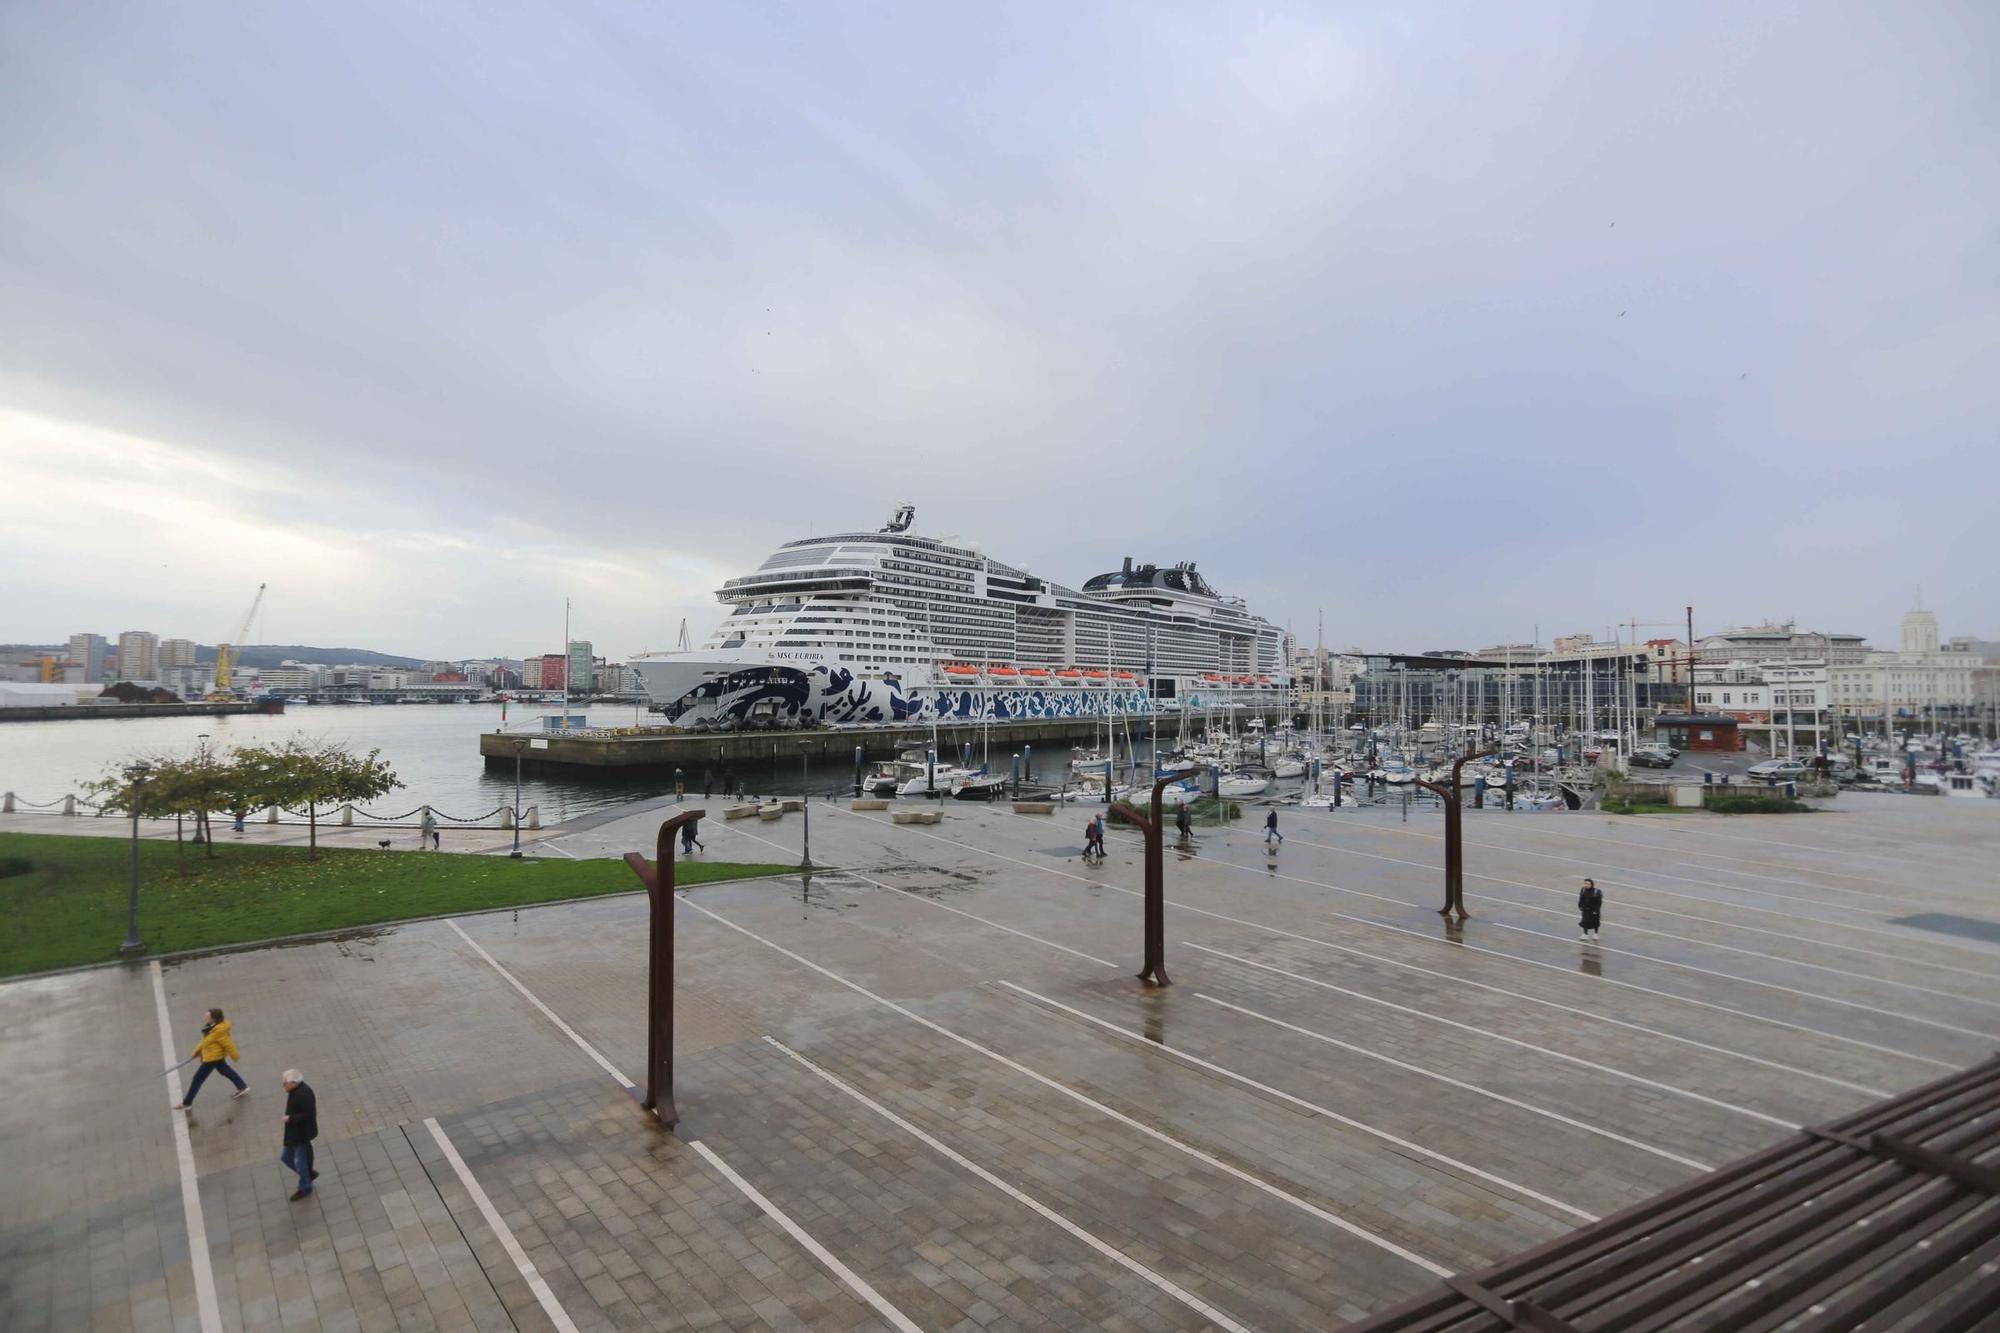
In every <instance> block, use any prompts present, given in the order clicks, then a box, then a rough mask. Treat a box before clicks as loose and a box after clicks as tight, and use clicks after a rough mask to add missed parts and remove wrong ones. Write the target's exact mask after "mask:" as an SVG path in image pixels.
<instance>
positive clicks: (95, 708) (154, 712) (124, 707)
mask: <svg viewBox="0 0 2000 1333" xmlns="http://www.w3.org/2000/svg"><path fill="white" fill-rule="evenodd" d="M283 711H284V710H283V709H282V708H271V707H268V706H266V705H264V704H254V703H237V704H67V705H64V706H61V707H57V708H0V722H69V721H74V720H79V719H83V718H93V717H96V718H105V717H224V716H228V715H230V714H233V713H281V712H283Z"/></svg>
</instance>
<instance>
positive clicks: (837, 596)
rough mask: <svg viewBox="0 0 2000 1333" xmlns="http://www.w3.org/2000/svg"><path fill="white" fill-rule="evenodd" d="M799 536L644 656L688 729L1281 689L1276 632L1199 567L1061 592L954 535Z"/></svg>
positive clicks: (655, 693) (1242, 695)
mask: <svg viewBox="0 0 2000 1333" xmlns="http://www.w3.org/2000/svg"><path fill="white" fill-rule="evenodd" d="M914 520H915V512H914V510H912V509H911V508H910V507H909V506H907V505H906V506H904V507H902V508H901V509H899V510H898V511H897V513H896V517H895V518H894V519H893V520H892V521H891V522H890V523H889V524H888V526H886V527H884V528H882V529H881V530H879V531H877V532H849V533H836V534H833V535H831V536H826V537H809V538H805V539H802V540H799V541H793V542H787V543H786V544H785V545H783V546H781V547H779V548H778V549H777V550H776V551H775V552H773V553H772V554H771V556H770V557H769V558H767V559H766V560H765V561H764V562H763V564H761V565H759V566H758V567H757V568H756V569H755V570H753V571H752V572H750V573H748V574H743V575H740V576H738V577H736V578H732V579H730V580H728V581H727V582H726V583H724V584H723V586H722V587H721V588H720V589H719V590H718V591H717V594H716V595H717V596H718V597H719V598H720V599H721V600H722V601H723V602H724V603H725V604H726V605H728V606H729V608H730V611H729V614H728V616H727V617H726V618H725V619H724V620H723V621H722V623H721V624H720V625H719V626H718V627H717V628H716V630H715V632H714V633H713V634H711V635H710V636H709V638H708V640H707V641H706V642H705V643H704V644H703V645H702V646H701V647H700V648H699V649H696V650H693V651H690V652H678V653H653V654H646V655H643V656H640V657H636V658H634V659H633V666H634V667H635V668H636V669H637V670H638V672H639V675H640V678H641V680H643V681H644V683H645V686H646V691H647V693H648V695H649V696H650V697H651V699H652V701H653V704H654V706H655V708H656V709H658V710H659V711H661V712H663V713H665V714H666V716H667V717H668V719H669V720H671V721H675V722H680V723H683V724H695V723H702V722H714V721H717V720H721V719H736V720H741V719H744V718H746V717H748V716H750V715H752V713H753V711H756V712H761V713H762V714H763V715H765V716H770V715H774V714H775V715H776V716H777V717H778V718H781V719H785V720H796V719H799V718H802V717H804V718H810V719H811V720H814V721H820V722H830V723H840V722H894V721H899V720H905V719H911V718H919V719H921V718H928V717H931V716H933V715H937V716H944V717H954V718H973V719H978V718H981V717H991V718H993V719H996V720H1000V719H1005V718H1033V717H1068V716H1081V715H1089V714H1098V713H1105V712H1133V713H1143V712H1149V711H1153V710H1155V709H1156V708H1158V707H1160V706H1161V705H1162V704H1163V703H1164V702H1165V701H1172V702H1173V703H1174V704H1181V705H1185V706H1190V707H1199V706H1203V705H1204V704H1206V703H1209V702H1215V703H1220V702H1224V701H1225V699H1226V700H1227V701H1230V702H1239V703H1253V702H1263V701H1267V700H1269V699H1272V698H1274V697H1277V695H1279V694H1281V693H1282V691H1283V689H1284V686H1285V682H1284V681H1283V680H1282V679H1281V677H1280V674H1279V673H1280V671H1281V667H1282V651H1281V650H1282V635H1281V633H1280V631H1279V630H1278V628H1277V627H1276V626H1275V625H1273V624H1271V623H1270V622H1269V621H1266V620H1264V619H1262V618H1260V617H1258V616H1256V615H1253V614H1252V613H1251V612H1250V611H1249V609H1248V608H1247V607H1246V606H1245V605H1244V604H1243V602H1242V600H1241V599H1240V598H1234V597H1227V596H1224V595H1222V594H1220V593H1218V592H1216V591H1215V590H1214V589H1213V588H1212V587H1210V586H1209V584H1208V582H1207V580H1206V579H1204V578H1203V577H1202V576H1201V575H1200V574H1199V573H1197V572H1196V570H1195V567H1194V565H1193V564H1192V563H1185V564H1178V565H1172V566H1158V565H1150V564H1141V565H1134V563H1133V562H1132V560H1131V559H1130V558H1127V559H1126V560H1125V562H1124V565H1123V567H1122V568H1121V569H1118V570H1115V571H1113V572H1111V573H1108V574H1100V575H1098V576H1096V577H1094V578H1092V579H1089V580H1088V581H1086V582H1085V583H1084V585H1083V587H1082V588H1081V589H1074V588H1069V587H1065V586H1063V585H1061V584H1058V583H1054V582H1051V581H1049V580H1047V579H1043V578H1040V577H1038V576H1036V575H1034V574H1031V573H1029V572H1028V571H1026V570H1023V569H1019V568H1016V567H1015V566H1013V565H1009V564H1007V563H1005V562H1003V561H999V560H995V559H993V558H991V557H990V556H987V555H986V554H985V553H983V552H982V551H980V550H979V549H978V548H976V547H974V546H972V545H969V544H966V543H964V542H961V541H957V540H947V539H940V538H934V537H925V536H920V535H918V534H916V533H913V532H911V531H910V528H911V527H912V526H913V523H914Z"/></svg>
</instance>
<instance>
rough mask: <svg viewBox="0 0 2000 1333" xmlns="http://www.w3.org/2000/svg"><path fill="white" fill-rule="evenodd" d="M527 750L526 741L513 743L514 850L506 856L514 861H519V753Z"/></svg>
mask: <svg viewBox="0 0 2000 1333" xmlns="http://www.w3.org/2000/svg"><path fill="white" fill-rule="evenodd" d="M527 748H528V743H527V742H526V741H515V742H514V850H513V851H511V852H509V853H507V856H508V858H509V859H511V860H515V861H518V860H520V859H521V752H522V751H523V750H525V749H527Z"/></svg>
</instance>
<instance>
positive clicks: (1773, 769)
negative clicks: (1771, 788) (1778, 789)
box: [1749, 759, 1806, 782]
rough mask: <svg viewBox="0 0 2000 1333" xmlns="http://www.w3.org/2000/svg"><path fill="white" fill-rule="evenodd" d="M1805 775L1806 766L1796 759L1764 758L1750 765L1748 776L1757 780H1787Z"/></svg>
mask: <svg viewBox="0 0 2000 1333" xmlns="http://www.w3.org/2000/svg"><path fill="white" fill-rule="evenodd" d="M1805 775H1806V766H1805V765H1804V764H1803V763H1801V762H1800V761H1799V760H1797V759H1766V760H1763V761H1761V762H1759V763H1755V764H1752V765H1750V771H1749V776H1750V778H1751V779H1753V780H1754V781H1757V782H1789V781H1792V780H1794V779H1797V778H1802V777H1804V776H1805Z"/></svg>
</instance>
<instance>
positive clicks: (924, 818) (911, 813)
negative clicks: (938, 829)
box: [891, 810, 944, 824]
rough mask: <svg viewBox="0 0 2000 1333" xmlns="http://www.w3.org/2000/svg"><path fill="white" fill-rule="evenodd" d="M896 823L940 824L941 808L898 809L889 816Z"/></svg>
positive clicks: (942, 813) (942, 821)
mask: <svg viewBox="0 0 2000 1333" xmlns="http://www.w3.org/2000/svg"><path fill="white" fill-rule="evenodd" d="M891 818H893V819H894V820H895V821H896V822H897V823H898V824H942V823H944V811H942V810H898V811H897V812H896V813H895V814H894V815H893V816H891Z"/></svg>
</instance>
